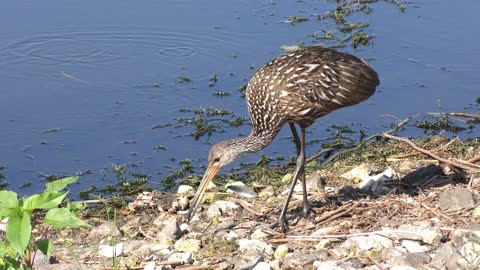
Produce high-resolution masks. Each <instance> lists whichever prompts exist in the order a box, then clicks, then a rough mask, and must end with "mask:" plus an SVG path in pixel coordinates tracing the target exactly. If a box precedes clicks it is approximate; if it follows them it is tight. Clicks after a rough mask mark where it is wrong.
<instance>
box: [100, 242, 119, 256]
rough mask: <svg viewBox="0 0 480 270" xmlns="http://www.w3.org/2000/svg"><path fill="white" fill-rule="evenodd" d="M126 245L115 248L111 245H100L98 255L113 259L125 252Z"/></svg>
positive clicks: (117, 245)
mask: <svg viewBox="0 0 480 270" xmlns="http://www.w3.org/2000/svg"><path fill="white" fill-rule="evenodd" d="M124 246H125V244H124V243H118V244H116V245H115V246H110V245H99V246H98V255H100V256H102V257H107V258H113V257H116V256H120V255H121V254H122V253H123V250H124Z"/></svg>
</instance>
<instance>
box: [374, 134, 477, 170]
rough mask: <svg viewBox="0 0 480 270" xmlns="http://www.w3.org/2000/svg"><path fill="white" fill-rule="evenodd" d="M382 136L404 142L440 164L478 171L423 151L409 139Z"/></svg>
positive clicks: (387, 135) (388, 135)
mask: <svg viewBox="0 0 480 270" xmlns="http://www.w3.org/2000/svg"><path fill="white" fill-rule="evenodd" d="M382 135H383V136H384V137H386V138H389V139H394V140H397V141H401V142H404V143H406V144H408V145H410V146H411V147H412V148H413V149H415V150H417V151H418V152H421V153H423V154H425V155H428V156H430V157H432V158H434V159H436V160H438V161H440V162H443V163H445V164H449V165H452V166H454V167H457V168H461V169H464V170H466V171H476V170H475V169H474V168H471V167H469V166H466V165H462V164H459V163H457V162H453V161H451V160H448V159H444V158H442V157H439V156H437V155H436V154H434V153H432V152H430V151H428V150H425V149H423V148H420V147H418V146H417V145H415V143H413V142H412V141H410V140H409V139H407V138H403V137H397V136H393V135H390V134H387V133H383V134H382Z"/></svg>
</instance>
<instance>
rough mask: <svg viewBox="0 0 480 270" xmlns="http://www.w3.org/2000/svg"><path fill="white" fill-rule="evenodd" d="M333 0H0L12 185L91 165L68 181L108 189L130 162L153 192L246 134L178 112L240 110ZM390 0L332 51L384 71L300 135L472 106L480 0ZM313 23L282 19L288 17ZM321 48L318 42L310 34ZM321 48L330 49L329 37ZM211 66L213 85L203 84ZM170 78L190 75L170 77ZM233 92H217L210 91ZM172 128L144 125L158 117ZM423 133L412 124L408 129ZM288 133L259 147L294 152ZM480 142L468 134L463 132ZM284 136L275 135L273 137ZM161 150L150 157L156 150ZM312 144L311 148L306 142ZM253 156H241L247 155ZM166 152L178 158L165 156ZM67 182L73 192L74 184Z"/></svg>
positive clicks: (478, 82)
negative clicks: (400, 0) (255, 81)
mask: <svg viewBox="0 0 480 270" xmlns="http://www.w3.org/2000/svg"><path fill="white" fill-rule="evenodd" d="M334 5H335V1H302V2H293V1H245V0H243V1H242V0H233V1H221V0H209V1H206V0H200V1H187V0H182V1H179V0H175V1H173V0H171V1H166V0H165V1H141V2H138V1H130V2H118V1H100V2H95V3H93V2H89V1H79V0H71V1H41V2H40V1H21V2H19V1H4V2H3V3H2V8H1V9H0V25H2V27H0V48H1V49H0V82H1V96H0V134H1V137H0V138H1V140H0V166H5V167H6V170H5V171H4V175H5V178H6V179H7V181H8V182H9V184H10V185H9V188H11V189H14V190H18V189H19V187H20V186H21V185H22V184H23V183H25V182H29V183H31V185H30V186H29V187H26V188H23V189H22V190H21V192H37V191H39V190H41V189H43V185H44V183H45V180H43V179H44V175H48V174H55V175H72V174H74V173H78V172H85V171H87V170H90V171H91V172H93V174H88V175H84V176H82V177H81V180H80V184H79V185H78V186H75V189H77V188H78V190H81V189H83V188H86V187H89V186H92V185H96V186H102V185H106V184H107V183H108V181H109V177H108V176H106V175H108V174H109V171H110V166H111V164H117V165H121V164H136V165H138V166H139V168H138V170H139V171H142V172H145V173H147V174H148V175H149V176H150V178H151V179H150V183H151V184H152V185H153V186H156V187H160V186H161V180H162V178H163V177H165V176H166V175H169V173H170V172H171V170H172V169H175V168H177V167H179V165H178V160H183V159H191V160H194V161H197V162H196V163H195V164H197V165H200V164H202V163H204V161H202V159H200V158H204V157H206V155H207V152H208V148H209V147H210V145H211V143H214V142H218V141H220V140H222V139H226V138H232V137H235V136H238V135H239V134H244V135H246V134H248V133H249V129H250V127H249V126H248V125H243V126H241V127H238V128H234V127H232V128H226V129H225V130H224V132H221V133H215V134H213V135H212V136H211V137H210V138H208V137H207V136H204V137H201V138H199V140H195V139H194V138H193V137H192V136H188V134H189V133H191V132H192V131H193V127H192V126H185V127H175V123H176V119H177V118H180V117H191V116H192V115H191V113H190V114H189V113H185V112H180V111H179V110H181V109H197V108H200V107H202V108H208V107H214V108H221V109H227V110H230V111H232V112H233V113H235V115H237V116H240V117H247V108H246V104H245V100H244V99H242V98H241V97H240V95H239V92H238V91H237V89H238V88H239V87H241V86H242V85H245V84H246V83H247V82H248V80H249V78H250V77H251V75H252V74H253V73H254V72H255V70H256V69H257V68H258V67H260V66H261V65H262V64H263V63H265V62H266V61H268V60H269V59H271V58H273V57H275V56H277V55H279V54H280V53H282V52H283V51H282V49H281V48H280V47H281V46H282V45H295V44H297V43H298V42H299V41H304V42H305V43H306V44H311V43H312V39H311V38H310V37H309V35H311V34H312V33H318V32H322V31H328V30H330V29H335V25H334V23H333V21H332V20H321V21H316V20H315V19H314V17H313V16H312V15H313V14H323V13H325V12H327V11H330V10H332V9H334ZM404 5H405V6H406V10H405V12H404V13H401V12H400V10H399V8H397V7H395V6H393V5H391V4H388V3H386V2H378V3H375V4H372V5H371V7H372V8H373V12H371V13H370V14H365V13H359V14H357V15H353V16H352V17H348V18H346V19H347V20H352V21H358V20H361V21H364V22H368V23H370V27H369V28H367V29H366V30H365V32H367V33H369V34H374V35H375V36H376V37H375V38H374V39H373V42H372V44H371V45H368V46H360V47H358V48H357V49H353V48H352V47H351V46H348V47H345V48H341V49H340V50H342V51H346V52H350V53H353V54H355V55H358V56H360V57H363V58H366V59H369V60H370V62H371V64H372V66H373V67H374V68H375V69H376V70H377V71H378V73H379V75H380V80H381V84H380V86H379V88H378V92H377V93H376V94H375V95H374V96H373V97H372V98H371V99H369V100H368V101H367V102H365V103H363V104H360V105H357V106H354V107H350V108H346V109H342V110H339V111H336V112H334V113H332V114H330V115H328V116H326V117H324V118H323V119H320V120H318V121H317V123H316V124H315V125H314V126H313V127H312V128H310V129H309V131H310V133H309V134H308V136H309V138H310V139H313V138H323V137H325V136H328V132H327V131H326V130H325V128H326V127H328V126H329V125H331V124H333V123H337V124H338V123H340V124H342V123H343V124H351V123H354V124H355V125H356V123H361V128H362V129H365V131H366V132H367V134H373V133H376V132H379V131H382V130H387V129H389V126H390V124H391V123H393V122H396V121H397V120H396V119H395V118H394V117H392V116H395V117H397V118H398V119H403V118H406V117H408V116H411V115H415V114H417V113H428V112H437V111H445V112H472V113H478V106H477V107H475V106H474V107H473V108H470V109H468V108H467V109H465V108H466V106H468V105H469V104H473V103H475V99H476V98H477V97H479V96H480V89H479V86H480V76H479V75H478V74H480V61H478V60H479V59H480V50H479V49H478V42H479V36H478V35H477V34H476V33H477V32H478V24H477V19H476V18H477V15H478V10H480V2H479V1H476V0H465V1H462V4H457V5H455V4H452V3H451V2H448V1H421V2H415V3H406V4H404ZM293 15H295V16H303V17H305V18H309V19H310V20H309V21H307V22H302V23H298V24H296V25H290V24H289V23H285V22H284V21H285V20H286V19H287V18H288V17H289V16H293ZM318 43H321V42H318ZM326 45H328V44H326ZM213 74H216V76H217V78H218V82H217V83H216V84H215V85H214V86H213V87H209V86H208V85H209V83H210V81H209V78H210V77H211V76H212V75H213ZM180 77H188V78H189V79H190V80H191V82H187V83H180V82H179V81H178V80H179V78H180ZM217 91H224V92H229V93H230V94H231V95H230V96H226V97H217V96H214V95H212V94H213V93H214V92H217ZM165 124H173V126H167V127H161V128H154V129H152V127H153V126H155V125H165ZM419 134H421V131H420V130H417V129H415V128H413V127H412V128H408V129H407V130H406V131H404V132H403V133H402V135H405V136H415V135H419ZM287 136H289V130H288V128H286V129H284V130H283V131H282V132H281V134H280V135H279V139H277V140H275V141H274V143H272V145H270V146H269V147H268V148H267V149H265V151H263V153H266V154H268V155H286V156H290V155H293V154H294V152H295V151H294V147H293V145H292V144H291V142H290V141H289V140H286V139H285V137H287ZM470 136H479V131H478V128H475V129H474V130H473V132H471V133H468V134H466V135H464V137H470ZM282 138H283V139H282ZM159 145H160V146H164V147H165V148H166V150H160V151H156V150H155V149H154V147H155V146H159ZM317 150H319V146H318V145H314V146H312V147H310V148H309V149H308V151H309V153H313V152H315V151H317ZM259 155H260V154H255V155H251V156H248V157H245V159H244V160H242V161H254V160H257V159H258V158H259ZM173 157H175V159H176V160H175V161H174V160H172V158H173ZM78 190H76V191H78Z"/></svg>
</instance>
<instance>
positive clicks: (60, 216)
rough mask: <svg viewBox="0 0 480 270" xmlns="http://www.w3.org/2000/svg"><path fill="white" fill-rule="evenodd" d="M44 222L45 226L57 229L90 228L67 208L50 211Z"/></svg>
mask: <svg viewBox="0 0 480 270" xmlns="http://www.w3.org/2000/svg"><path fill="white" fill-rule="evenodd" d="M43 221H44V222H45V224H47V225H52V226H53V227H54V228H56V229H59V228H64V227H69V228H75V227H89V226H90V225H88V224H87V223H86V222H85V221H83V220H81V219H79V218H78V217H76V216H74V215H73V214H72V213H71V212H70V210H68V209H67V208H53V209H50V210H48V212H47V214H46V215H45V219H44V220H43Z"/></svg>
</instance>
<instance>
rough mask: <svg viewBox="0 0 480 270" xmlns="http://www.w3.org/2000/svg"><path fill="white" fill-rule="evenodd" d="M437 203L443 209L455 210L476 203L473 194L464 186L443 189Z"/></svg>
mask: <svg viewBox="0 0 480 270" xmlns="http://www.w3.org/2000/svg"><path fill="white" fill-rule="evenodd" d="M438 205H439V206H440V208H442V209H443V210H445V211H449V212H456V211H460V210H462V209H466V208H469V207H473V206H475V205H476V200H475V197H474V194H473V193H472V192H471V191H469V190H468V189H466V188H455V189H450V190H446V191H444V192H443V193H442V194H441V195H440V198H439V201H438Z"/></svg>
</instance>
